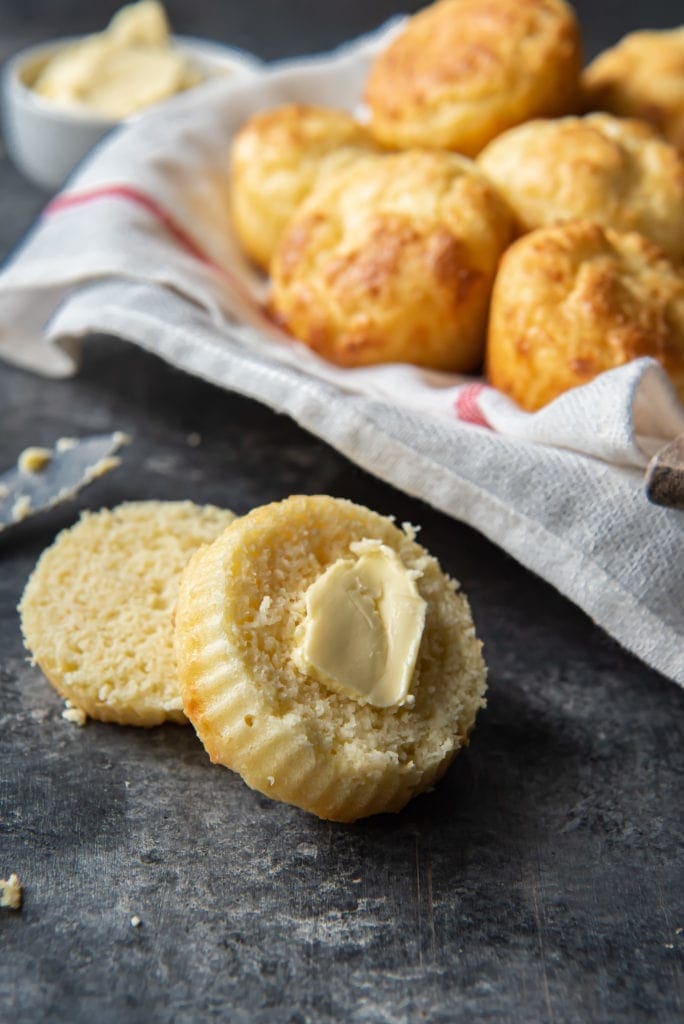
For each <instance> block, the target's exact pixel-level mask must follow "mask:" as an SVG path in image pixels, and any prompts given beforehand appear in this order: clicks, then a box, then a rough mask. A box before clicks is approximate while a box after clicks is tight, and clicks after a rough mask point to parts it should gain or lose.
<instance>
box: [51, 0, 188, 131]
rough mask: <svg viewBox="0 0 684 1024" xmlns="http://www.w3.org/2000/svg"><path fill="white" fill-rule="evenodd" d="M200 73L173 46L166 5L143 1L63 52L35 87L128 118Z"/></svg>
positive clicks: (67, 102) (61, 100)
mask: <svg viewBox="0 0 684 1024" xmlns="http://www.w3.org/2000/svg"><path fill="white" fill-rule="evenodd" d="M198 81H199V76H198V75H197V74H195V73H194V72H193V71H192V70H191V69H190V68H189V67H188V64H187V61H186V60H185V58H184V57H183V56H182V55H181V54H180V53H178V52H177V51H175V50H173V49H172V48H171V45H170V36H169V27H168V23H167V20H166V15H165V13H164V8H163V7H162V5H161V4H160V3H157V0H140V2H139V3H137V4H131V5H130V6H128V7H124V8H122V9H121V10H120V11H119V13H118V14H116V15H115V16H114V17H113V18H112V20H111V22H110V24H109V27H108V28H107V29H106V30H105V31H104V32H101V33H100V34H99V35H94V36H89V37H88V38H86V39H83V40H82V41H80V42H78V43H74V44H73V46H68V47H66V49H64V50H61V51H60V52H59V53H57V54H56V55H55V56H54V57H53V58H52V59H51V60H49V61H48V62H47V64H46V65H45V67H44V68H43V69H42V71H41V73H40V75H39V76H38V78H37V80H36V81H35V82H34V85H33V88H34V89H35V91H36V92H37V93H40V95H41V96H45V97H46V98H48V99H51V100H54V101H55V102H57V103H62V104H65V105H72V104H74V103H76V104H85V105H86V106H88V107H90V108H91V109H92V110H96V111H97V112H98V113H100V114H104V115H106V116H107V117H111V118H123V117H127V116H128V115H129V114H132V113H135V111H136V110H142V109H143V108H144V107H148V106H150V104H152V103H157V102H158V101H159V100H162V99H165V98H166V97H168V96H172V95H173V94H174V93H177V92H180V91H182V90H183V89H187V88H189V87H190V86H191V85H195V84H197V82H198Z"/></svg>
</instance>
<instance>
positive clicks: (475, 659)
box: [175, 495, 485, 821]
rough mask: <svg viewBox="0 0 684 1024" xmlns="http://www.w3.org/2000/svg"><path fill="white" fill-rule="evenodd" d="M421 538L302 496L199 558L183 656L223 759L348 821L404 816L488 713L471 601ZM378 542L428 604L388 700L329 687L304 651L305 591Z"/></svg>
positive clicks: (189, 691)
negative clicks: (400, 689) (401, 694)
mask: <svg viewBox="0 0 684 1024" xmlns="http://www.w3.org/2000/svg"><path fill="white" fill-rule="evenodd" d="M413 535H414V531H413V530H412V529H410V528H405V529H404V530H400V529H398V528H397V527H396V526H395V525H394V524H393V523H392V521H391V520H390V519H387V518H385V517H384V516H380V515H378V514H377V513H376V512H372V511H371V510H370V509H367V508H364V507H362V506H360V505H354V504H352V502H350V501H345V500H342V499H339V498H331V497H329V496H327V495H315V496H301V495H298V496H294V497H291V498H287V499H286V500H285V501H280V502H275V503H274V504H272V505H266V506H263V507H262V508H257V509H254V510H253V511H252V512H250V513H249V514H248V515H246V516H245V517H244V518H243V519H242V520H240V521H236V523H235V524H233V525H232V526H230V527H229V528H228V529H227V530H226V531H225V532H224V533H223V534H222V535H221V537H220V538H218V539H217V541H216V542H215V543H214V544H211V545H210V546H208V547H206V548H204V549H203V550H202V552H198V555H197V557H195V558H193V560H192V561H191V563H189V565H188V567H187V569H186V571H185V574H184V576H183V580H182V583H181V589H180V592H179V598H178V607H177V613H176V628H175V637H176V655H177V660H178V671H179V675H180V678H181V685H182V690H183V702H184V707H185V710H186V713H187V715H188V717H189V718H190V720H191V722H192V723H193V725H194V726H195V729H196V730H197V733H198V735H199V737H200V739H201V740H202V743H203V744H204V746H205V748H206V750H207V752H208V753H209V756H210V757H211V759H212V761H214V762H218V763H219V764H223V765H227V766H228V767H229V768H232V769H234V770H235V771H237V772H239V773H240V775H241V776H242V777H243V779H244V780H245V781H246V782H247V784H248V785H250V786H251V787H252V788H253V789H257V790H260V791H261V792H262V793H265V794H266V795H267V796H270V797H272V798H273V799H276V800H283V801H286V802H287V803H291V804H294V805H295V806H297V807H302V808H304V809H305V810H307V811H311V812H312V813H314V814H317V815H319V816H320V817H323V818H331V819H334V820H337V821H353V820H354V819H356V818H360V817H364V816H366V815H370V814H377V813H379V812H381V811H398V810H400V809H401V808H402V807H403V806H404V805H405V804H406V803H407V801H408V800H410V799H411V797H413V796H415V795H416V794H417V793H420V792H423V791H424V790H425V789H426V788H428V787H429V786H430V785H432V784H433V783H434V782H435V781H436V780H437V779H438V778H440V777H441V776H442V775H443V774H444V772H445V771H446V768H447V766H448V765H449V763H450V762H451V760H452V758H453V757H454V755H455V754H456V753H457V752H458V751H459V749H461V748H462V747H463V746H465V745H466V744H467V742H468V736H469V734H470V731H471V729H472V728H473V725H474V722H475V716H476V714H477V712H478V710H479V708H481V707H482V706H483V705H484V699H483V696H484V691H485V667H484V662H483V660H482V654H481V644H480V642H479V640H478V639H477V637H476V636H475V629H474V626H473V622H472V618H471V615H470V609H469V607H468V602H467V600H466V599H465V597H464V596H463V595H462V594H461V593H460V592H459V590H458V585H457V584H456V583H455V582H454V581H453V580H450V579H449V578H448V577H447V576H445V575H444V573H443V572H442V570H441V569H440V566H439V563H438V562H437V559H435V558H434V557H432V556H431V555H430V554H429V553H428V552H427V551H426V550H425V548H423V547H421V546H420V545H419V544H417V543H416V542H415V540H414V539H413ZM374 541H375V542H378V541H379V542H380V543H381V544H383V545H385V546H386V548H389V549H390V552H392V553H395V555H396V556H398V559H399V560H400V563H401V564H402V565H403V566H404V567H405V569H406V570H408V572H410V573H411V574H412V575H413V576H414V577H415V583H416V586H417V588H418V591H419V592H420V597H421V598H422V600H423V601H424V602H425V619H424V627H423V631H422V636H421V638H420V640H419V644H420V646H419V649H418V654H417V660H416V662H415V667H414V669H413V672H412V675H411V678H410V686H409V690H408V693H407V695H406V699H405V700H403V701H402V702H401V703H400V704H394V705H391V706H376V705H374V704H372V703H369V702H368V701H360V700H358V699H355V698H353V697H352V696H349V695H344V694H342V693H340V692H338V691H337V690H336V689H333V688H330V686H328V685H326V684H325V683H323V682H322V681H319V679H318V678H317V677H316V676H315V675H313V674H311V672H309V671H307V670H306V669H305V668H304V667H303V666H302V664H301V662H300V661H299V660H298V658H297V657H296V648H297V644H298V636H299V631H300V627H301V625H302V623H303V621H304V620H305V619H306V616H307V614H308V609H307V604H306V593H307V590H308V588H309V587H310V586H311V585H312V584H313V583H315V582H316V581H318V580H320V578H321V577H322V575H323V574H325V572H326V571H327V570H328V569H329V568H330V567H331V566H332V565H334V564H335V563H337V561H338V560H339V559H348V558H349V557H350V554H351V555H353V552H354V548H355V547H357V546H358V545H359V544H360V545H362V546H363V544H364V542H365V543H366V544H370V545H372V544H373V543H374ZM402 571H403V570H402Z"/></svg>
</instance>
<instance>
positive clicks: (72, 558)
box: [19, 501, 235, 726]
mask: <svg viewBox="0 0 684 1024" xmlns="http://www.w3.org/2000/svg"><path fill="white" fill-rule="evenodd" d="M234 518H235V517H234V516H233V514H232V512H227V511H224V510H223V509H218V508H214V507H213V506H212V505H205V506H198V505H193V503H192V502H190V501H179V502H162V501H140V502H130V503H126V504H123V505H119V506H118V508H114V509H111V510H109V509H102V510H101V511H100V512H94V513H93V512H84V513H83V514H82V516H81V518H80V520H79V521H78V522H77V523H76V524H75V525H74V526H72V527H71V528H70V529H68V530H63V531H62V532H61V533H60V534H59V536H58V537H57V539H56V540H55V542H54V544H52V546H51V547H49V548H48V549H47V550H46V551H44V552H43V554H42V556H41V558H40V559H39V561H38V564H37V566H36V568H35V569H34V571H33V574H32V575H31V577H30V579H29V581H28V583H27V585H26V589H25V590H24V595H23V597H22V600H21V604H20V606H19V611H20V613H21V625H22V630H23V633H24V642H25V645H26V647H27V648H28V650H29V651H30V652H31V654H32V656H33V660H34V661H35V662H37V663H38V664H39V665H40V667H41V669H42V670H43V672H44V673H45V675H46V676H47V678H48V680H49V682H50V683H52V685H53V686H54V688H55V689H56V690H57V692H58V693H60V694H61V695H62V696H63V697H65V698H67V700H68V701H69V703H70V705H71V706H72V707H73V708H80V709H82V710H83V711H85V712H86V714H87V715H89V716H90V717H91V718H98V719H100V720H101V721H103V722H118V723H120V724H121V725H141V726H153V725H158V724H159V723H160V722H164V721H172V722H185V721H186V719H185V716H184V714H183V706H182V701H181V697H180V691H179V685H178V677H177V673H176V666H175V659H174V655H173V627H172V622H171V618H172V614H173V609H174V605H175V602H176V594H177V590H178V582H179V579H180V574H181V571H182V569H183V568H184V566H185V563H186V562H187V560H188V558H189V557H190V555H191V554H193V553H194V551H195V550H196V549H197V548H198V547H199V545H201V544H206V543H208V542H210V541H212V540H214V538H215V537H216V536H217V535H218V534H219V533H220V532H221V530H223V529H224V528H225V527H226V526H227V525H228V524H229V523H230V522H232V520H233V519H234Z"/></svg>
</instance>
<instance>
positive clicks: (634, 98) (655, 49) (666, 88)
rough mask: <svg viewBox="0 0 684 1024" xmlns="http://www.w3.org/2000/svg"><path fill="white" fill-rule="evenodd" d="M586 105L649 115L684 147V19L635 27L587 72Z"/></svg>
mask: <svg viewBox="0 0 684 1024" xmlns="http://www.w3.org/2000/svg"><path fill="white" fill-rule="evenodd" d="M582 90H583V95H584V103H585V108H586V109H587V110H608V111H610V113H611V114H617V115H618V116H620V117H639V118H642V119H643V120H644V121H650V123H651V124H652V125H654V127H655V128H657V129H658V131H659V132H661V133H662V134H663V135H664V136H665V138H666V139H667V140H668V141H669V142H671V143H672V145H673V146H676V147H677V148H678V149H680V150H682V151H683V152H684V25H682V26H681V27H679V28H674V29H669V30H665V31H661V32H632V33H630V34H629V35H627V36H625V37H624V38H623V39H621V40H620V42H619V43H618V44H617V45H616V46H613V47H612V48H611V49H610V50H605V51H604V52H603V53H600V54H599V55H598V57H596V59H595V60H593V61H592V62H591V64H590V65H589V67H588V68H587V69H586V70H585V71H584V73H583V75H582Z"/></svg>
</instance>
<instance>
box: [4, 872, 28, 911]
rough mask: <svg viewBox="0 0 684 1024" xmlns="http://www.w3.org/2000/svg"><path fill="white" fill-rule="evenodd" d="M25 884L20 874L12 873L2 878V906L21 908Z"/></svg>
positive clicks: (12, 908) (13, 908)
mask: <svg viewBox="0 0 684 1024" xmlns="http://www.w3.org/2000/svg"><path fill="white" fill-rule="evenodd" d="M22 889H23V886H22V884H21V882H20V881H19V875H15V874H14V873H12V874H11V875H10V876H9V878H0V907H7V908H8V909H9V910H19V908H20V907H21V897H22Z"/></svg>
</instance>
